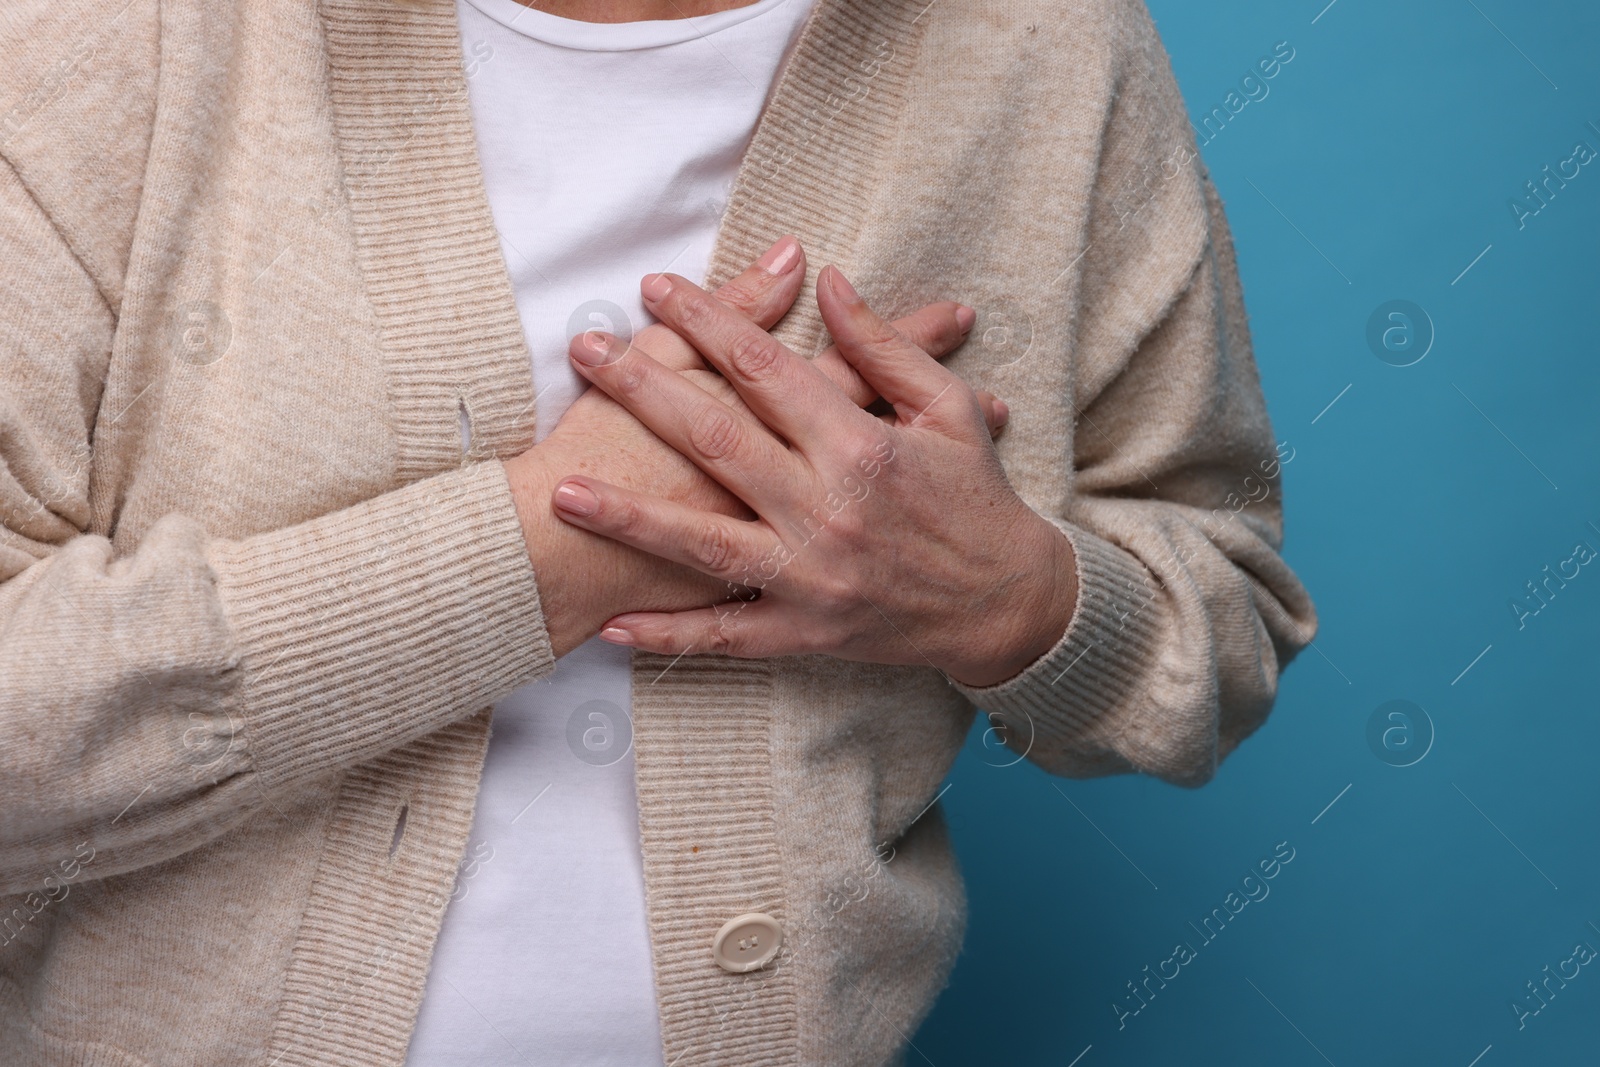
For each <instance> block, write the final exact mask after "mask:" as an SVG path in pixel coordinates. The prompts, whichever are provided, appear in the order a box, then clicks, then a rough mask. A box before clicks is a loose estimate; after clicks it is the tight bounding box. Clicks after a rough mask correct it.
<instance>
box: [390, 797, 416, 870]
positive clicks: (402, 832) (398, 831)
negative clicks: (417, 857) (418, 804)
mask: <svg viewBox="0 0 1600 1067" xmlns="http://www.w3.org/2000/svg"><path fill="white" fill-rule="evenodd" d="M410 813H411V805H410V804H402V805H400V817H399V818H397V819H395V821H394V837H393V839H391V840H390V842H389V858H390V859H394V854H395V853H396V852H399V851H400V839H401V838H402V837H404V836H406V818H407V816H409V815H410Z"/></svg>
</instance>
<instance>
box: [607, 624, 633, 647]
mask: <svg viewBox="0 0 1600 1067" xmlns="http://www.w3.org/2000/svg"><path fill="white" fill-rule="evenodd" d="M600 640H602V641H610V642H611V643H612V644H613V645H631V644H633V635H632V634H630V633H629V632H628V631H626V630H624V629H622V628H621V627H620V626H607V627H606V628H605V629H604V630H601V631H600Z"/></svg>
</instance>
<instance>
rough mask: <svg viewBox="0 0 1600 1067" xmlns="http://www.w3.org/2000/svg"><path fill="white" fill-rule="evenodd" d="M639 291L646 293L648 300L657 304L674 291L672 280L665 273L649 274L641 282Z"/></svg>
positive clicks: (645, 296)
mask: <svg viewBox="0 0 1600 1067" xmlns="http://www.w3.org/2000/svg"><path fill="white" fill-rule="evenodd" d="M639 291H640V292H641V293H643V294H644V298H645V299H646V300H648V301H650V302H651V303H652V304H657V303H660V302H661V301H662V300H664V299H666V295H667V294H668V293H670V292H672V282H671V280H670V279H668V277H667V276H666V275H665V274H647V275H645V278H644V281H642V282H640V283H639Z"/></svg>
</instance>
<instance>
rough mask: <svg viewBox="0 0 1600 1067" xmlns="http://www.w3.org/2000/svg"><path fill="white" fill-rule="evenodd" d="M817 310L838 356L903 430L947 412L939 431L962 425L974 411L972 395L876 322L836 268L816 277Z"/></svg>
mask: <svg viewBox="0 0 1600 1067" xmlns="http://www.w3.org/2000/svg"><path fill="white" fill-rule="evenodd" d="M817 308H818V310H819V311H821V312H822V321H823V323H824V324H825V325H826V326H827V327H828V332H829V333H831V334H832V335H833V339H834V342H835V343H836V344H837V345H838V346H839V352H840V354H841V355H843V356H844V358H845V359H846V360H847V361H849V363H850V365H851V366H853V367H854V368H855V369H856V370H857V371H859V372H860V374H861V376H862V377H863V378H864V379H866V382H867V384H868V385H870V386H872V387H873V388H875V389H876V390H877V391H878V394H879V395H880V396H882V397H883V398H884V399H885V400H887V401H888V402H889V403H890V404H892V405H894V409H895V411H896V412H897V413H899V415H900V418H901V425H906V424H916V423H920V422H922V421H923V420H924V419H927V418H933V419H935V420H938V419H940V418H941V417H942V416H944V415H945V414H946V412H948V413H949V415H950V417H949V418H947V419H945V421H944V423H943V427H942V428H953V427H956V426H962V425H966V423H967V421H968V420H967V419H966V416H967V415H970V414H971V413H972V411H973V410H974V406H973V401H972V392H971V390H970V389H968V388H967V387H966V385H965V384H964V383H963V382H962V381H961V379H960V378H957V377H956V376H955V375H954V374H952V373H951V372H950V371H949V370H947V369H945V368H944V367H942V366H940V365H939V362H938V361H937V360H935V359H934V358H933V357H931V356H929V355H928V354H927V353H926V352H924V351H923V350H922V349H920V348H918V347H917V346H916V345H914V344H912V343H911V342H910V341H908V340H907V339H906V338H905V337H904V336H903V335H902V334H900V333H899V331H897V330H896V329H895V328H894V327H893V326H891V325H890V324H889V323H887V322H885V321H883V319H881V318H879V317H878V314H877V312H875V311H873V310H872V309H871V308H870V307H868V306H867V303H866V301H864V300H862V299H861V297H860V295H859V294H858V293H857V292H856V291H855V288H854V287H853V286H852V285H851V284H850V283H849V281H847V280H846V279H845V276H844V274H843V273H841V272H840V270H839V269H838V268H837V267H824V268H823V270H822V273H821V275H819V276H818V278H817ZM935 405H939V410H937V411H935V410H934V408H935ZM972 421H975V420H972ZM936 425H937V423H936Z"/></svg>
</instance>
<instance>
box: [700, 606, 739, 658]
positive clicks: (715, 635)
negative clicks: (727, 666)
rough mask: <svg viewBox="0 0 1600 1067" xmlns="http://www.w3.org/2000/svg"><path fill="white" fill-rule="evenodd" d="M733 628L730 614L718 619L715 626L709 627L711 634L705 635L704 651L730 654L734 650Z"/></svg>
mask: <svg viewBox="0 0 1600 1067" xmlns="http://www.w3.org/2000/svg"><path fill="white" fill-rule="evenodd" d="M733 627H734V622H733V619H732V617H731V615H730V614H724V615H722V616H721V617H719V618H718V619H717V624H716V625H715V626H713V627H711V632H710V633H708V634H707V635H706V646H707V648H706V651H708V652H721V653H725V654H726V653H731V652H732V651H733V649H734V637H733Z"/></svg>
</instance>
